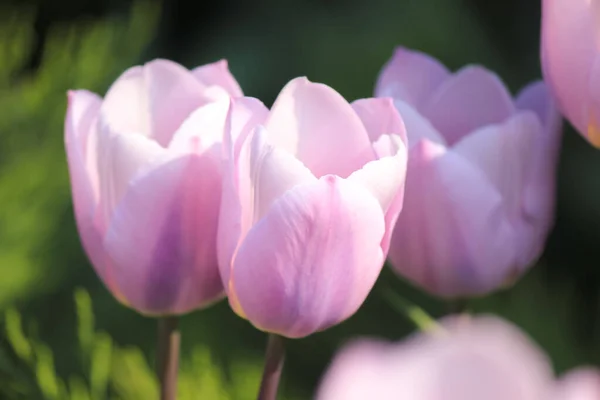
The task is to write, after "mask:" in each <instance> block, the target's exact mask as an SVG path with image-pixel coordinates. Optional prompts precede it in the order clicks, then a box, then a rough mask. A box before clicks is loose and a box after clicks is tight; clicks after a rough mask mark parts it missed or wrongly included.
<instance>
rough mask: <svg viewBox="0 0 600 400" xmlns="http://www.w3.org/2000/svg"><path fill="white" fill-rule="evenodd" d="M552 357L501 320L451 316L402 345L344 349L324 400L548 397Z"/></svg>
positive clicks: (325, 385) (321, 394)
mask: <svg viewBox="0 0 600 400" xmlns="http://www.w3.org/2000/svg"><path fill="white" fill-rule="evenodd" d="M553 385H554V381H553V376H552V370H551V367H550V364H549V361H548V359H547V358H546V356H545V355H544V354H543V352H542V351H540V349H539V348H538V347H537V346H536V345H534V344H533V343H532V342H531V341H530V340H529V339H528V338H527V337H526V336H525V335H524V334H523V333H521V332H520V331H519V330H518V328H516V327H515V326H512V325H510V324H508V323H506V322H503V321H502V320H500V319H497V318H494V317H478V318H475V319H470V318H469V317H467V318H464V317H458V318H450V319H446V320H444V321H442V325H441V330H439V331H437V332H432V333H431V334H420V335H419V336H416V337H412V338H409V339H408V340H406V341H404V342H402V343H399V344H389V343H385V342H379V341H374V340H366V339H363V340H361V341H357V342H354V343H352V344H350V345H349V346H347V347H346V348H344V349H343V350H342V351H341V353H340V354H339V355H337V356H336V357H335V359H334V361H333V363H332V365H331V367H330V368H329V370H328V371H327V372H326V374H325V376H324V378H323V381H322V383H321V386H320V388H319V390H318V394H317V396H316V399H317V400H359V399H360V400H363V399H377V400H396V399H410V400H483V399H485V400H548V399H550V397H549V395H550V393H552V391H553Z"/></svg>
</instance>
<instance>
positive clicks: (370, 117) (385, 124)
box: [352, 98, 408, 145]
mask: <svg viewBox="0 0 600 400" xmlns="http://www.w3.org/2000/svg"><path fill="white" fill-rule="evenodd" d="M352 108H353V109H354V111H355V112H356V114H357V115H358V117H359V118H360V119H361V121H362V123H363V125H364V126H365V129H366V130H367V133H368V134H369V138H370V139H371V142H376V141H377V139H379V137H380V136H381V135H385V134H388V135H392V134H393V135H398V136H399V137H400V138H401V139H402V141H403V142H404V144H405V145H406V144H407V143H408V141H407V139H406V128H405V127H404V122H402V118H401V117H400V114H399V113H398V111H397V110H396V108H395V107H394V102H393V100H392V99H390V98H370V99H361V100H356V101H355V102H353V103H352Z"/></svg>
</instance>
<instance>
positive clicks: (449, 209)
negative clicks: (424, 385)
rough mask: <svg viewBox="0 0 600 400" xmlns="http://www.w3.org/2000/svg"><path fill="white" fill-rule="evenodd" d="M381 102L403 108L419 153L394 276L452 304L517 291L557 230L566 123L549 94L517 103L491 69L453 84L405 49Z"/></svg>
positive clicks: (389, 70)
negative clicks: (504, 289) (507, 288)
mask: <svg viewBox="0 0 600 400" xmlns="http://www.w3.org/2000/svg"><path fill="white" fill-rule="evenodd" d="M376 94H377V96H391V97H393V98H394V103H395V105H396V107H397V108H398V110H399V111H400V114H401V115H402V118H403V119H404V122H405V124H406V129H407V133H408V140H409V146H410V147H409V166H408V175H407V182H406V198H405V202H404V211H403V212H402V214H401V216H400V218H399V219H398V223H397V225H396V228H395V231H394V234H393V237H392V243H391V246H390V261H391V263H392V265H393V267H394V268H395V270H396V271H397V272H398V273H400V274H401V275H403V276H404V277H406V278H408V279H409V280H410V281H412V282H414V283H416V284H418V285H420V286H421V287H423V288H425V289H426V290H427V291H428V292H430V293H433V294H437V295H439V296H444V297H456V296H468V295H477V294H484V293H487V292H489V291H492V290H494V289H496V288H498V287H500V286H502V285H505V284H508V283H511V282H512V281H514V280H515V279H516V278H517V277H518V276H519V275H521V274H522V273H523V272H524V270H525V269H526V268H527V267H528V266H529V265H531V264H532V263H533V262H534V261H535V260H536V258H537V257H538V256H539V255H540V253H541V251H542V249H543V247H544V243H545V239H546V236H547V234H548V232H549V230H550V228H551V227H552V223H553V220H552V217H553V210H554V190H555V171H556V163H557V158H558V147H559V142H560V119H559V116H558V114H557V112H556V110H555V108H554V106H553V104H552V100H551V98H550V96H549V95H548V93H547V90H546V87H545V86H544V85H543V83H541V82H538V83H533V84H531V85H529V86H527V87H526V88H525V89H523V90H522V91H521V93H520V94H519V95H518V96H517V97H516V99H514V100H513V99H512V98H511V97H510V94H509V93H508V91H507V90H506V88H505V87H504V85H503V84H502V82H501V81H500V79H499V78H498V77H497V76H496V75H494V74H493V73H492V72H490V71H488V70H486V69H484V68H482V67H478V66H467V67H465V68H463V69H461V70H459V71H458V72H456V73H454V74H452V73H450V72H449V71H448V70H447V69H446V67H444V66H443V65H441V64H440V63H439V62H438V61H436V60H434V59H433V58H431V57H429V56H427V55H425V54H422V53H419V52H416V51H410V50H407V49H404V48H399V49H397V51H396V53H395V54H394V56H393V58H392V59H391V61H389V63H388V64H387V65H386V66H385V67H384V69H383V71H382V73H381V75H380V77H379V81H378V84H377V88H376Z"/></svg>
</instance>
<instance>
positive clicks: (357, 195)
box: [219, 78, 406, 337]
mask: <svg viewBox="0 0 600 400" xmlns="http://www.w3.org/2000/svg"><path fill="white" fill-rule="evenodd" d="M230 119H231V120H230V121H229V126H230V131H229V135H231V137H229V156H228V157H229V163H228V165H229V167H228V179H226V181H225V183H224V184H223V188H224V190H223V203H222V208H221V222H220V229H219V265H220V267H221V276H222V278H223V282H224V285H225V287H226V288H227V290H228V295H229V301H230V304H231V306H232V308H233V309H234V310H235V311H236V312H237V313H238V314H239V315H241V316H242V317H245V318H247V319H248V320H249V321H250V322H251V323H252V324H254V325H255V326H256V327H257V328H259V329H261V330H264V331H268V332H272V333H277V334H280V335H283V336H287V337H303V336H306V335H309V334H311V333H314V332H316V331H320V330H323V329H326V328H328V327H330V326H332V325H335V324H337V323H339V322H341V321H343V320H345V319H346V318H348V317H349V316H351V315H352V314H353V313H354V312H356V310H357V309H358V308H359V307H360V305H361V304H362V303H363V301H364V300H365V298H366V296H367V294H368V293H369V291H370V290H371V288H372V286H373V284H374V283H375V280H376V279H377V276H378V275H379V273H380V271H381V267H382V265H383V262H384V259H385V256H386V254H387V250H388V244H389V236H390V233H391V228H392V226H393V224H394V222H395V220H396V218H397V216H398V214H399V212H400V209H401V207H402V198H403V187H404V176H405V168H406V147H405V136H404V135H405V133H404V124H403V122H402V120H401V118H400V116H399V115H398V112H397V111H396V110H395V109H394V107H393V104H392V102H391V100H390V99H365V100H358V101H356V102H354V103H352V105H350V104H348V103H347V102H346V101H345V100H344V99H343V98H342V96H340V95H339V94H338V93H337V92H335V91H334V90H333V89H331V88H329V87H328V86H325V85H322V84H316V83H311V82H309V81H308V80H307V79H306V78H298V79H294V80H292V81H291V82H290V83H289V84H288V85H287V86H286V87H285V88H284V89H283V90H282V91H281V93H280V94H279V97H278V98H277V100H276V101H275V104H274V105H273V107H272V109H271V110H270V111H269V110H267V109H266V108H265V107H264V106H263V105H262V104H261V103H259V102H258V101H255V100H252V99H244V98H242V99H238V100H234V101H233V102H232V106H231V110H230Z"/></svg>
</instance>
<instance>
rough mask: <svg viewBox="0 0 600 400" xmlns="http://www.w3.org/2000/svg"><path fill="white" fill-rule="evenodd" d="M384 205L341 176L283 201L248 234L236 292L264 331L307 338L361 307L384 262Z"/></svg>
mask: <svg viewBox="0 0 600 400" xmlns="http://www.w3.org/2000/svg"><path fill="white" fill-rule="evenodd" d="M384 233H385V226H384V219H383V214H382V212H381V207H380V206H379V204H378V203H377V201H376V199H375V198H374V197H373V196H371V195H370V194H369V193H367V192H366V191H365V190H364V189H363V188H362V187H361V186H360V185H357V184H355V183H353V182H350V181H346V180H343V179H341V178H339V177H335V176H331V175H329V176H326V177H323V178H321V179H320V180H319V181H318V182H316V183H309V184H301V185H298V186H296V187H295V188H293V189H291V190H289V191H288V192H286V193H285V194H284V195H283V196H282V197H280V198H279V199H278V200H276V201H275V202H274V203H273V205H272V206H271V209H270V210H269V212H268V213H267V215H266V216H265V217H264V218H263V219H262V220H261V221H260V222H259V223H258V224H257V225H255V226H254V227H253V228H252V229H251V230H250V232H248V235H247V236H246V238H245V239H244V241H243V243H242V245H241V246H240V249H239V250H238V253H237V256H236V258H235V261H234V267H233V270H232V290H233V291H234V292H235V295H236V297H237V299H238V301H239V304H240V307H241V308H242V310H243V312H244V314H245V315H246V316H247V318H248V319H249V320H250V322H252V323H253V324H254V325H255V326H257V327H258V328H259V329H262V330H266V331H270V332H276V333H279V334H282V335H285V336H288V337H303V336H307V335H309V334H311V333H314V332H316V331H319V330H323V329H326V328H328V327H330V326H332V325H335V324H337V323H339V322H341V321H343V320H345V319H346V318H348V317H349V316H350V315H352V314H353V313H354V312H356V310H357V309H358V308H359V307H360V305H361V304H362V303H363V301H364V300H365V298H366V296H367V294H368V293H369V291H370V290H371V288H372V286H373V284H374V283H375V280H376V279H377V276H378V275H379V272H380V271H381V267H382V264H383V261H384V257H383V253H382V251H381V247H380V242H381V239H382V237H383V235H384Z"/></svg>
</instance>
